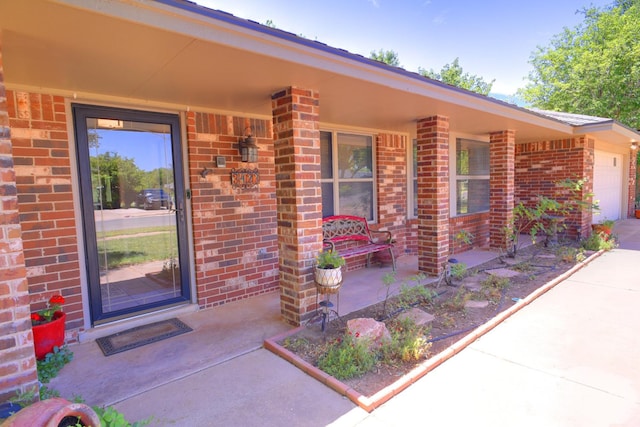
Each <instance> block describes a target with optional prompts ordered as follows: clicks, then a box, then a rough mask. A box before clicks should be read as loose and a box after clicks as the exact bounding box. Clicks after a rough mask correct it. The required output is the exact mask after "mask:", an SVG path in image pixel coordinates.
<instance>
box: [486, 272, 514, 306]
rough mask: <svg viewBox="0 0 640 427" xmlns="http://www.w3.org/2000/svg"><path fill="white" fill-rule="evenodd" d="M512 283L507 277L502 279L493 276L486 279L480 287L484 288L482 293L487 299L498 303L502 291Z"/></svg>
mask: <svg viewBox="0 0 640 427" xmlns="http://www.w3.org/2000/svg"><path fill="white" fill-rule="evenodd" d="M510 283H511V281H510V280H509V279H508V278H507V277H500V276H495V275H493V274H492V275H489V277H487V278H486V279H484V280H483V281H482V282H481V283H480V285H481V286H482V291H483V293H484V294H485V295H486V296H487V298H489V299H491V300H493V301H496V300H499V299H500V297H501V295H502V291H503V290H504V289H505V288H506V287H507V286H509V284H510Z"/></svg>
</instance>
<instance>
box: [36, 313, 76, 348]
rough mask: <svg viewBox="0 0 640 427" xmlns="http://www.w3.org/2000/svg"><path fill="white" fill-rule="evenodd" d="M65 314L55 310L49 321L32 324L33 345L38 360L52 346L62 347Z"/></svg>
mask: <svg viewBox="0 0 640 427" xmlns="http://www.w3.org/2000/svg"><path fill="white" fill-rule="evenodd" d="M66 319H67V315H66V314H65V313H64V312H62V311H56V312H55V313H54V315H53V319H52V320H51V322H47V323H43V324H41V325H35V326H32V327H31V328H32V330H33V346H34V347H35V350H36V358H37V359H38V360H42V359H44V357H45V356H46V355H47V354H48V353H51V352H52V351H53V348H54V347H62V345H63V344H64V323H65V321H66Z"/></svg>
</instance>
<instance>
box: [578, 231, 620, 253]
mask: <svg viewBox="0 0 640 427" xmlns="http://www.w3.org/2000/svg"><path fill="white" fill-rule="evenodd" d="M580 246H582V247H583V248H584V249H586V250H588V251H600V250H605V251H610V250H611V249H613V248H615V247H616V241H615V239H614V238H611V237H609V236H607V235H606V234H604V233H591V235H590V236H589V237H587V238H586V239H585V240H583V241H582V242H581V243H580Z"/></svg>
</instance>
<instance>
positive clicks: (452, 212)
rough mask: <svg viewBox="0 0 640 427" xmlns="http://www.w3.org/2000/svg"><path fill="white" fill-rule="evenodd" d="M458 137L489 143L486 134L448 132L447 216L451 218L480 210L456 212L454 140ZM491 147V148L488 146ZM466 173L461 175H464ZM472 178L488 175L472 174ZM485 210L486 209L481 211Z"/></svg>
mask: <svg viewBox="0 0 640 427" xmlns="http://www.w3.org/2000/svg"><path fill="white" fill-rule="evenodd" d="M458 138H462V139H470V140H473V141H479V142H486V143H487V144H489V142H490V139H489V136H488V135H471V134H465V133H453V132H452V133H449V216H450V217H451V218H456V217H459V216H467V215H474V214H478V213H480V212H475V213H473V214H458V213H457V211H458V200H457V197H456V184H457V181H458V175H457V174H456V141H457V139H458ZM489 149H491V148H489ZM464 176H466V175H461V177H464ZM473 177H474V178H477V179H483V178H484V179H490V176H489V175H474V176H473ZM483 212H487V211H483Z"/></svg>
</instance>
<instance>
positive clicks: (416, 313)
mask: <svg viewBox="0 0 640 427" xmlns="http://www.w3.org/2000/svg"><path fill="white" fill-rule="evenodd" d="M398 319H400V320H404V319H411V320H413V323H415V324H416V325H418V326H423V325H430V324H431V322H433V321H434V320H435V319H436V317H435V316H434V315H433V314H429V313H427V312H426V311H424V310H420V309H419V308H412V309H411V310H409V311H405V312H404V313H401V314H400V315H399V316H398Z"/></svg>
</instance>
